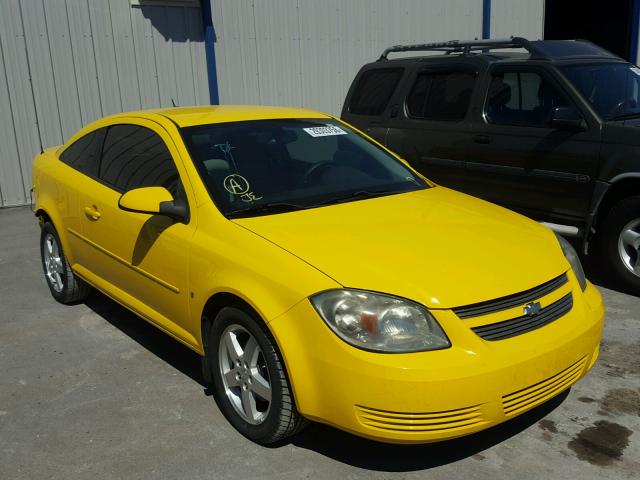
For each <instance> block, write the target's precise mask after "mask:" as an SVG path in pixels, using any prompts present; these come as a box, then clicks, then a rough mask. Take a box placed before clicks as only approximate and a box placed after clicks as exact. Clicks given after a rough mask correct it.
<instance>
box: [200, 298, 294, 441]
mask: <svg viewBox="0 0 640 480" xmlns="http://www.w3.org/2000/svg"><path fill="white" fill-rule="evenodd" d="M207 343H208V348H207V350H208V351H207V352H206V355H207V359H206V363H205V364H206V365H207V368H208V369H209V372H208V374H209V375H208V376H209V377H210V378H211V379H212V381H213V387H214V390H215V395H216V401H217V403H218V405H219V407H220V410H221V411H222V413H223V414H224V416H225V417H226V418H227V419H228V420H229V422H230V423H231V424H232V425H233V426H234V427H235V428H236V429H237V430H238V431H239V432H240V433H242V434H243V435H244V436H245V437H247V438H249V439H250V440H252V441H254V442H256V443H260V444H263V445H268V444H273V443H276V442H278V441H281V440H283V439H285V438H287V437H289V436H291V435H293V434H295V433H297V432H298V431H299V430H300V429H301V428H302V427H303V426H304V425H305V423H306V421H305V419H304V417H302V416H301V415H300V414H299V413H298V411H297V410H296V407H295V404H294V401H293V394H292V391H291V387H290V385H289V380H288V378H287V374H286V371H285V368H284V366H283V361H282V358H281V356H280V352H279V351H278V349H277V346H276V344H275V341H274V339H273V337H272V336H271V334H270V332H269V331H268V330H267V328H266V327H265V326H264V324H263V323H262V322H260V321H259V320H258V319H255V318H254V316H253V315H251V314H249V313H247V312H245V311H243V310H241V309H239V308H236V307H225V308H223V309H222V310H220V312H219V313H218V314H217V316H216V318H215V320H214V322H213V325H212V327H211V328H210V330H209V337H208V342H207Z"/></svg>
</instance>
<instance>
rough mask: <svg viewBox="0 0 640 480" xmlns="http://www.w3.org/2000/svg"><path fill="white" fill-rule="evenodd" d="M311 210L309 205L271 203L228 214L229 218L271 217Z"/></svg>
mask: <svg viewBox="0 0 640 480" xmlns="http://www.w3.org/2000/svg"><path fill="white" fill-rule="evenodd" d="M307 208H311V207H309V206H307V205H296V204H294V203H283V202H270V203H261V204H258V205H251V206H250V207H247V208H240V209H238V210H233V211H231V212H228V213H227V217H228V218H242V217H253V216H258V215H269V214H272V213H284V212H293V211H295V210H305V209H307Z"/></svg>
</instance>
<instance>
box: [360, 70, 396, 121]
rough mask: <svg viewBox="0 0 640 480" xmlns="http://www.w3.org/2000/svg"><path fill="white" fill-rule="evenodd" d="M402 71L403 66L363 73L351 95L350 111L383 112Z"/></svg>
mask: <svg viewBox="0 0 640 480" xmlns="http://www.w3.org/2000/svg"><path fill="white" fill-rule="evenodd" d="M402 72H403V70H402V69H401V68H384V69H379V70H369V71H368V72H365V73H363V74H362V76H361V77H360V80H358V84H357V86H356V89H355V92H354V93H353V96H352V97H351V102H350V103H349V112H350V113H355V114H357V115H380V114H382V112H384V109H385V108H386V107H387V103H389V100H390V99H391V95H393V92H394V91H395V89H396V86H397V85H398V82H399V81H400V78H401V77H402Z"/></svg>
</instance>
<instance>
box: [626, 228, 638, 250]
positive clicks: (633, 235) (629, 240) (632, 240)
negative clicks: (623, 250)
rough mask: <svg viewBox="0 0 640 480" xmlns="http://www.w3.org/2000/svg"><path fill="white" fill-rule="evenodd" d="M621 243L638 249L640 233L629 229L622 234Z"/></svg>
mask: <svg viewBox="0 0 640 480" xmlns="http://www.w3.org/2000/svg"><path fill="white" fill-rule="evenodd" d="M622 243H624V244H625V245H627V246H629V247H631V248H633V249H634V250H637V249H638V247H640V233H638V232H635V231H633V230H631V229H627V230H625V231H624V232H622Z"/></svg>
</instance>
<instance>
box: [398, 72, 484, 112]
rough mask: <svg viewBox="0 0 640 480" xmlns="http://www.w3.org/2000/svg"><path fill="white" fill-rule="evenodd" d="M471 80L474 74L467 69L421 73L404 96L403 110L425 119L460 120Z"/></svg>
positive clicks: (471, 83)
mask: <svg viewBox="0 0 640 480" xmlns="http://www.w3.org/2000/svg"><path fill="white" fill-rule="evenodd" d="M475 80H476V76H475V74H474V73H469V72H438V73H421V74H419V75H418V77H417V78H416V81H415V83H414V84H413V87H412V88H411V91H410V92H409V95H408V97H407V111H408V113H409V115H410V116H411V117H413V118H420V119H425V120H435V121H450V122H454V121H460V120H463V119H464V117H465V116H466V115H467V110H468V109H469V103H470V102H471V94H472V93H473V88H474V84H475Z"/></svg>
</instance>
